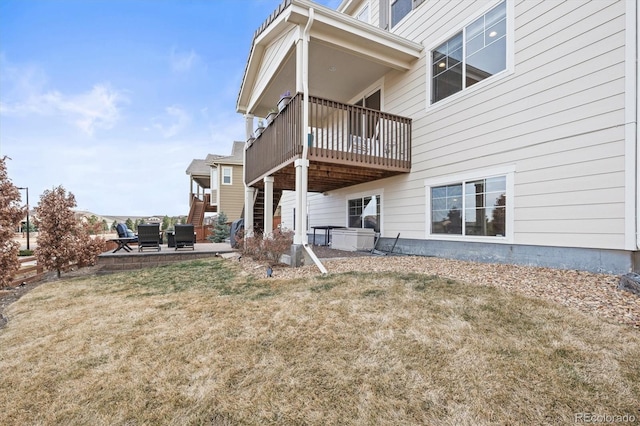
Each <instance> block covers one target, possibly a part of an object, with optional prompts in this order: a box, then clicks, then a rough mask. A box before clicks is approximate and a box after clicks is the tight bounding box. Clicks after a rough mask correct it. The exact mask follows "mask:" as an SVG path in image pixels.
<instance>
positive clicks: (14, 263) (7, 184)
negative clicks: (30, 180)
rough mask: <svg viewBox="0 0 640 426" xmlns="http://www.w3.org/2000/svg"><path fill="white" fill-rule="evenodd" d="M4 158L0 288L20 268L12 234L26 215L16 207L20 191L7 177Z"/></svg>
mask: <svg viewBox="0 0 640 426" xmlns="http://www.w3.org/2000/svg"><path fill="white" fill-rule="evenodd" d="M6 158H7V157H3V158H0V288H4V287H8V286H9V285H10V284H11V280H12V279H13V277H14V276H15V273H16V272H17V271H18V269H19V268H20V262H19V261H18V253H19V251H20V243H18V242H17V241H15V240H14V239H13V234H14V232H15V230H16V228H17V227H18V226H19V225H20V221H21V220H22V218H23V217H24V215H25V213H26V207H20V206H19V205H18V203H19V201H20V200H21V197H20V191H19V190H18V188H17V187H16V186H15V185H14V184H13V183H11V179H9V177H8V175H7V167H6V164H5V160H6Z"/></svg>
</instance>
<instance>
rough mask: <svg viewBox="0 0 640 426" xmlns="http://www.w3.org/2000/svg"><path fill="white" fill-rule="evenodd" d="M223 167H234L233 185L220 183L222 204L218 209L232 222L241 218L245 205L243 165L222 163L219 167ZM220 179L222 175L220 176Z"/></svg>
mask: <svg viewBox="0 0 640 426" xmlns="http://www.w3.org/2000/svg"><path fill="white" fill-rule="evenodd" d="M223 167H232V168H233V176H232V181H231V182H232V184H231V185H223V184H220V185H219V191H220V205H219V206H218V211H219V212H223V213H224V214H225V215H227V219H228V220H229V221H230V222H232V221H234V220H236V219H239V218H240V215H241V214H242V208H243V207H244V184H243V182H242V166H241V165H227V164H222V165H220V167H219V169H220V170H222V168H223ZM219 178H220V181H221V180H222V176H220V177H219Z"/></svg>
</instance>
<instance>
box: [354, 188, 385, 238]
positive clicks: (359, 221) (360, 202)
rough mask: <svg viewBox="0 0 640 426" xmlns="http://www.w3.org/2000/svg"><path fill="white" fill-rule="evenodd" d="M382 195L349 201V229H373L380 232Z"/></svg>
mask: <svg viewBox="0 0 640 426" xmlns="http://www.w3.org/2000/svg"><path fill="white" fill-rule="evenodd" d="M380 204H381V199H380V195H371V196H367V197H361V198H352V199H350V200H349V207H348V208H349V227H350V228H371V229H373V230H374V231H375V232H380Z"/></svg>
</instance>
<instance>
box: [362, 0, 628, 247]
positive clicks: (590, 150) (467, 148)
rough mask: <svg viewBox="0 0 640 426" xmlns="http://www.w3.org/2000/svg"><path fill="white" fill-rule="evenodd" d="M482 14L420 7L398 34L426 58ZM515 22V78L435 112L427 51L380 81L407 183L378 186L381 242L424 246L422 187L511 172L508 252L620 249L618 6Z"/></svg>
mask: <svg viewBox="0 0 640 426" xmlns="http://www.w3.org/2000/svg"><path fill="white" fill-rule="evenodd" d="M485 4H486V3H484V2H476V3H473V2H470V1H464V2H450V1H446V2H435V1H432V2H426V3H425V4H423V5H422V6H420V7H419V8H418V9H416V10H415V11H414V12H413V15H412V16H410V17H408V18H407V20H406V21H403V23H402V24H401V25H399V26H398V27H397V28H396V29H398V30H400V31H402V32H403V34H402V35H407V34H410V35H411V38H412V39H413V40H416V41H422V42H423V43H424V44H425V46H426V47H427V48H432V47H435V46H436V45H437V44H438V43H441V42H442V41H444V40H445V39H446V37H447V36H450V35H452V34H454V33H455V32H457V31H459V30H460V29H462V26H463V24H464V23H467V22H465V21H469V20H470V19H472V18H474V17H475V16H477V14H474V10H475V11H478V10H480V8H481V7H484V6H485ZM483 10H485V9H483ZM514 11H515V34H516V37H515V44H514V54H515V62H514V70H513V71H514V72H513V73H509V72H506V73H504V74H503V75H500V76H495V77H493V78H492V79H490V80H488V81H485V82H482V83H480V84H478V85H476V86H477V87H471V88H470V89H467V90H465V91H463V92H461V93H459V94H457V95H454V96H452V99H446V100H444V101H443V102H441V103H439V104H436V105H433V106H431V105H429V102H428V99H427V93H428V91H427V85H428V84H430V81H429V79H428V75H429V73H428V67H429V65H430V59H429V51H428V50H425V57H424V58H423V59H421V60H420V61H418V64H416V68H415V69H413V70H411V71H410V72H408V73H406V74H396V73H392V74H389V75H388V76H387V77H386V78H385V93H384V96H385V110H387V111H390V112H393V113H396V114H400V115H408V116H411V117H413V118H414V121H413V167H412V173H411V174H410V175H409V176H404V177H402V176H401V177H398V178H393V179H390V180H388V181H389V183H390V184H389V185H385V189H386V190H385V199H384V201H385V203H384V210H385V216H384V220H385V222H384V224H385V228H384V229H385V234H386V236H393V234H394V233H395V232H396V230H397V231H398V232H401V233H403V235H415V234H416V233H418V234H419V235H417V236H416V237H420V236H421V235H424V233H422V234H420V232H424V228H425V225H424V220H425V214H426V213H425V211H424V210H425V209H424V203H425V199H424V180H425V179H428V178H432V177H439V176H448V175H455V174H459V173H464V172H466V171H468V170H474V169H479V170H482V169H484V168H491V167H496V166H502V165H515V167H516V174H515V194H514V197H512V199H511V200H510V201H511V202H513V203H514V205H515V217H514V224H513V225H514V230H515V234H514V242H515V243H519V244H543V245H557V246H576V247H600V248H623V247H624V129H623V123H624V110H623V107H624V83H625V80H624V78H625V76H624V31H623V30H621V28H624V11H625V5H624V1H617V2H616V1H607V0H603V1H597V2H589V3H587V2H580V1H569V2H548V1H543V2H536V1H517V2H516V4H515V8H514ZM430 14H433V15H430ZM409 23H412V24H411V25H409ZM443 25H446V28H443ZM394 30H395V29H394ZM420 31H422V33H421V32H420ZM445 33H446V34H445ZM416 86H420V88H419V89H417V88H416ZM418 109H421V111H417V110H418ZM373 185H374V186H379V185H380V183H379V182H378V183H373ZM354 190H355V189H354ZM420 216H421V217H420ZM418 217H419V219H418V220H416V218H418ZM420 221H422V223H419V222H420Z"/></svg>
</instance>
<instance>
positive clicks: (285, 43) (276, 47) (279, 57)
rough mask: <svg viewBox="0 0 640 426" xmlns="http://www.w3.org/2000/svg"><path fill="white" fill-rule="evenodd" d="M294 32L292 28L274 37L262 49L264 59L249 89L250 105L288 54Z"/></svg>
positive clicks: (293, 40) (293, 42)
mask: <svg viewBox="0 0 640 426" xmlns="http://www.w3.org/2000/svg"><path fill="white" fill-rule="evenodd" d="M296 33H297V31H296V30H295V29H292V30H291V31H289V32H287V33H285V34H284V35H283V36H281V37H279V38H278V39H276V40H275V41H274V42H272V43H271V44H270V45H269V46H268V47H267V48H266V49H265V50H264V52H263V57H264V59H263V61H261V63H260V64H261V66H260V70H259V71H258V77H257V79H256V82H255V84H254V87H253V90H252V91H251V93H252V94H253V97H252V99H251V101H250V105H253V104H254V103H255V102H257V101H258V99H256V98H255V97H256V96H259V95H260V94H262V93H263V91H264V89H265V88H266V87H267V85H268V84H269V81H270V78H271V77H272V76H273V75H275V73H276V72H277V70H278V67H279V66H280V65H281V64H283V63H284V62H285V58H286V56H287V55H289V54H290V52H291V49H292V48H293V47H294V44H295V35H296Z"/></svg>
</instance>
